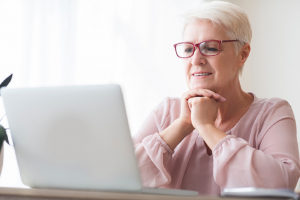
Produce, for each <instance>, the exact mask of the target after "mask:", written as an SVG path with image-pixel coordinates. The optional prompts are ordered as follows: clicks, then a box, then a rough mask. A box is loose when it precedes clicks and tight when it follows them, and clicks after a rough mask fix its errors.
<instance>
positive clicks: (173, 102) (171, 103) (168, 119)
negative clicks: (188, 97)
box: [153, 97, 181, 130]
mask: <svg viewBox="0 0 300 200" xmlns="http://www.w3.org/2000/svg"><path fill="white" fill-rule="evenodd" d="M180 105H181V100H180V98H178V97H166V98H165V99H164V100H163V101H162V102H160V103H159V104H158V105H157V106H156V107H155V108H154V109H153V114H154V117H155V121H156V124H157V126H158V127H159V129H161V130H163V129H165V128H166V127H168V126H169V125H170V124H171V123H172V122H173V121H175V120H176V119H177V118H178V117H179V116H180Z"/></svg>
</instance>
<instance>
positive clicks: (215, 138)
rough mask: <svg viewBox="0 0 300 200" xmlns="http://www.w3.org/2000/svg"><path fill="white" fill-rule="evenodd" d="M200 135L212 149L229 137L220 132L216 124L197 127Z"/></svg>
mask: <svg viewBox="0 0 300 200" xmlns="http://www.w3.org/2000/svg"><path fill="white" fill-rule="evenodd" d="M196 130H197V131H198V133H199V135H200V136H201V137H202V138H203V140H204V141H205V142H206V144H207V145H208V146H209V148H210V149H213V148H214V147H215V145H216V144H217V143H218V142H219V141H221V140H222V139H223V138H224V137H226V136H227V134H226V133H224V132H223V131H221V130H219V129H218V128H217V127H216V126H215V125H214V124H209V123H208V124H203V125H198V126H197V127H196Z"/></svg>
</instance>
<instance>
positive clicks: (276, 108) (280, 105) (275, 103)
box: [252, 97, 294, 117]
mask: <svg viewBox="0 0 300 200" xmlns="http://www.w3.org/2000/svg"><path fill="white" fill-rule="evenodd" d="M252 107H253V108H254V109H256V110H258V111H259V112H260V113H263V114H264V117H267V116H268V115H272V116H281V117H282V116H286V115H288V116H291V117H294V114H293V110H292V107H291V105H290V104H289V102H288V101H287V100H284V99H281V98H276V97H273V98H258V97H255V100H254V102H253V105H252Z"/></svg>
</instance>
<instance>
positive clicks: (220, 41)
mask: <svg viewBox="0 0 300 200" xmlns="http://www.w3.org/2000/svg"><path fill="white" fill-rule="evenodd" d="M210 41H214V42H218V43H219V52H218V53H217V54H216V55H204V54H203V53H202V52H201V50H200V44H201V43H203V42H210ZM238 41H239V40H205V41H202V42H200V43H197V44H193V43H191V42H180V43H177V44H174V45H173V46H174V48H175V53H176V55H177V57H178V58H190V57H192V56H193V55H194V53H195V50H196V46H197V47H198V49H199V51H200V53H201V54H202V55H203V56H217V55H219V53H220V51H221V43H223V42H238ZM178 44H191V45H193V53H192V55H191V56H189V57H180V56H178V54H177V51H176V46H177V45H178Z"/></svg>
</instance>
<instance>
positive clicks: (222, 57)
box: [182, 21, 239, 93]
mask: <svg viewBox="0 0 300 200" xmlns="http://www.w3.org/2000/svg"><path fill="white" fill-rule="evenodd" d="M183 38H184V42H191V43H194V44H196V43H200V42H202V41H205V40H229V38H228V37H226V35H225V28H223V27H221V26H213V24H212V23H211V22H204V21H195V22H190V23H189V24H188V25H187V27H186V29H185V32H184V37H183ZM182 60H183V65H184V72H185V76H186V82H187V85H188V87H189V89H194V88H202V89H209V90H212V91H214V92H217V93H222V92H223V91H224V90H226V88H227V89H229V88H231V87H232V86H233V85H234V84H236V83H237V82H236V81H238V79H239V73H238V69H239V62H238V56H237V55H236V53H235V51H234V42H226V43H222V44H221V49H220V53H219V54H218V55H216V56H203V55H202V54H201V53H200V52H199V48H196V49H195V52H194V55H193V56H192V57H190V58H182ZM196 72H197V73H209V75H204V76H196V75H194V73H196Z"/></svg>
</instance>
